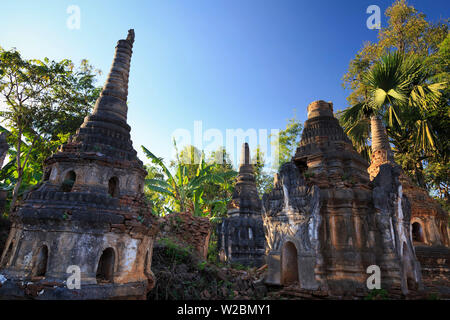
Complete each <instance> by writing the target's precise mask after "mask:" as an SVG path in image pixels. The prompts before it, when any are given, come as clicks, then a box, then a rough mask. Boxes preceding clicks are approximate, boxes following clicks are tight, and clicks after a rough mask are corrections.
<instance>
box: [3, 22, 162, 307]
mask: <svg viewBox="0 0 450 320" xmlns="http://www.w3.org/2000/svg"><path fill="white" fill-rule="evenodd" d="M133 43H134V31H133V30H130V31H129V33H128V37H127V39H125V40H119V41H118V44H117V47H116V52H115V57H114V61H113V65H112V68H111V72H110V74H109V75H108V78H107V81H106V84H105V86H104V88H103V91H102V92H101V95H100V97H99V98H98V100H97V102H96V105H95V108H94V111H93V114H92V115H90V116H88V117H86V119H85V121H84V123H83V124H82V126H81V128H80V129H79V130H78V131H77V133H76V135H75V136H73V137H71V139H70V140H69V142H68V143H66V144H64V145H62V146H61V147H60V149H59V150H58V152H57V153H56V154H54V155H53V156H51V157H50V158H48V159H47V160H46V161H45V164H44V179H43V182H42V183H41V185H40V186H39V187H38V188H36V189H35V190H33V191H31V192H30V193H29V194H28V196H27V197H26V199H24V201H23V203H22V204H21V205H20V206H18V207H17V208H16V211H15V212H14V213H13V215H12V217H11V219H12V223H13V224H12V228H11V231H10V235H9V238H8V240H7V243H6V246H5V250H4V252H3V255H2V259H1V270H0V274H1V275H2V277H4V278H3V279H4V281H3V283H2V285H1V286H0V297H1V298H9V299H12V298H17V299H24V298H32V299H125V298H126V299H144V298H145V297H146V293H147V292H148V290H149V289H151V288H152V284H153V282H154V279H153V274H152V272H151V269H150V266H151V259H152V248H153V239H154V235H155V232H156V230H157V228H156V227H155V224H154V221H153V219H152V215H151V210H150V207H149V206H148V205H147V204H146V203H145V201H144V193H143V187H144V179H145V177H146V175H147V172H146V171H145V169H144V167H143V164H142V162H141V161H140V160H139V159H138V158H137V156H136V151H135V150H134V149H133V146H132V142H131V140H130V126H129V125H128V124H127V121H126V120H127V109H128V108H127V95H128V76H129V71H130V61H131V55H132V48H133ZM69 266H75V267H79V268H80V271H81V288H80V289H69V288H68V284H67V280H68V278H69V276H70V275H71V274H68V273H67V271H68V268H69Z"/></svg>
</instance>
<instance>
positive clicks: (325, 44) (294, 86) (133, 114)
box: [0, 0, 450, 160]
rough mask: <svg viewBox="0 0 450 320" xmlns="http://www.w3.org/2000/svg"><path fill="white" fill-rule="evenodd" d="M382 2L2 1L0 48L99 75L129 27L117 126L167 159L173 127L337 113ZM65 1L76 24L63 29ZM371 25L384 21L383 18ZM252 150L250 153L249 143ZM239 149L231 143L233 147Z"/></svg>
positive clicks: (260, 124) (437, 6)
mask: <svg viewBox="0 0 450 320" xmlns="http://www.w3.org/2000/svg"><path fill="white" fill-rule="evenodd" d="M391 3H392V1H384V0H383V1H380V0H370V1H364V0H363V1H361V0H346V1H323V0H316V1H300V0H297V1H288V0H281V1H275V0H259V1H256V0H241V1H236V0H228V1H225V0H184V1H173V0H171V1H168V0H167V1H162V0H161V1H132V0H129V1H112V0H109V1H103V0H98V1H79V0H71V1H44V0H41V1H5V0H2V4H1V9H2V13H3V14H2V18H1V19H0V30H1V31H0V46H2V47H4V48H5V49H10V48H12V47H16V48H17V49H18V50H19V51H20V52H22V54H23V55H24V56H25V57H28V58H44V57H48V58H50V59H55V60H60V59H63V58H69V59H72V60H73V61H74V62H77V63H79V61H80V60H81V59H83V58H86V59H88V60H89V61H90V63H91V64H93V65H94V66H95V67H97V68H99V69H101V70H102V71H103V76H102V77H101V78H100V79H99V83H98V84H99V85H103V81H104V78H105V76H106V75H107V73H108V71H109V68H110V66H111V62H112V58H113V54H114V47H115V44H116V41H117V40H118V39H122V38H124V37H126V34H127V30H128V29H129V28H134V29H135V32H136V42H135V46H134V54H133V59H132V69H131V74H130V86H129V114H128V122H129V124H130V125H131V127H132V131H131V135H132V139H133V142H134V147H135V148H136V149H137V150H138V151H139V154H140V158H141V159H142V160H145V159H144V157H143V155H142V153H141V152H140V146H141V145H145V146H146V147H147V148H149V149H150V150H152V151H153V153H155V154H157V155H158V156H162V157H164V158H166V159H167V158H169V157H170V155H171V150H172V149H171V147H172V142H171V134H172V133H173V132H174V131H175V130H176V129H180V128H181V129H186V130H189V131H191V132H192V133H193V130H194V121H196V120H200V121H202V124H203V130H207V129H210V128H215V129H218V130H220V131H221V132H223V135H224V136H225V130H226V129H238V128H242V129H244V130H247V129H249V128H253V129H256V130H258V129H267V130H269V131H270V129H276V128H279V129H282V128H284V127H285V125H286V121H287V119H288V118H291V117H292V116H293V115H294V112H293V110H294V109H296V115H297V118H298V119H299V120H301V121H302V122H303V121H304V120H305V118H306V107H307V105H308V104H309V103H310V102H312V101H314V100H319V99H321V100H326V101H333V102H334V106H335V110H337V109H342V108H345V107H346V106H347V102H346V96H347V95H348V92H346V91H345V90H344V89H343V88H342V86H341V83H342V81H341V78H342V75H343V74H344V73H345V72H346V69H347V67H348V63H349V61H350V59H352V57H354V55H355V54H356V52H357V51H358V50H359V49H360V48H361V46H362V44H363V42H364V41H367V40H370V41H374V40H376V37H377V31H374V30H369V29H368V28H367V27H366V20H367V18H368V17H369V14H367V13H366V9H367V7H368V6H369V5H378V6H379V7H380V8H381V11H382V13H383V12H384V11H385V9H386V8H387V7H389V6H390V4H391ZM409 3H410V4H412V5H414V6H415V7H416V8H417V9H418V10H419V11H421V12H424V13H425V14H426V15H427V17H428V19H429V20H432V21H437V20H439V19H444V18H448V16H449V11H450V10H449V9H450V8H449V7H450V6H449V4H448V1H445V0H434V1H427V0H410V1H409ZM69 5H77V6H79V8H80V10H81V20H80V22H81V25H80V26H81V28H80V29H79V30H70V29H69V28H67V26H66V22H67V19H68V18H69V14H68V13H67V12H66V10H67V7H68V6H69ZM381 23H382V26H385V25H386V19H385V17H384V15H382V20H381ZM250 147H251V149H254V147H255V146H250ZM238 148H240V146H239V147H238Z"/></svg>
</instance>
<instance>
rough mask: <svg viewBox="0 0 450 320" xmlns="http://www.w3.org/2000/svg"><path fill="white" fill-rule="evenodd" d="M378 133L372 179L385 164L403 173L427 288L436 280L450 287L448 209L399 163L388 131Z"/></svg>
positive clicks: (401, 181) (413, 235)
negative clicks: (405, 171)
mask: <svg viewBox="0 0 450 320" xmlns="http://www.w3.org/2000/svg"><path fill="white" fill-rule="evenodd" d="M372 121H373V120H372ZM376 121H381V120H379V119H376ZM379 127H382V126H379ZM376 136H377V139H376V143H372V159H371V165H370V167H369V169H368V171H369V174H370V176H371V179H376V176H377V175H378V172H379V171H380V168H381V167H382V166H391V167H392V168H396V169H395V170H396V171H399V172H400V176H399V180H400V183H401V185H402V192H403V194H404V195H405V196H406V197H407V198H408V200H409V202H410V206H411V235H412V240H413V244H414V247H415V253H416V256H417V259H418V260H419V262H420V264H421V267H422V276H423V281H424V283H425V285H426V286H427V287H433V286H434V284H436V283H440V284H442V285H446V286H447V287H448V286H449V285H450V248H449V246H450V241H449V234H450V232H449V224H448V222H449V215H448V212H446V211H445V210H444V209H443V208H442V207H441V206H440V204H439V202H437V201H436V200H435V199H433V198H432V197H430V195H429V194H428V192H427V191H426V190H425V189H423V188H421V187H419V186H417V185H416V184H415V183H414V182H413V181H412V180H411V178H410V177H408V176H407V175H406V174H405V173H404V172H403V171H402V170H401V168H399V166H398V165H397V164H396V163H395V161H394V156H393V153H392V151H391V147H390V145H389V141H388V139H387V134H386V133H384V134H380V133H377V134H376Z"/></svg>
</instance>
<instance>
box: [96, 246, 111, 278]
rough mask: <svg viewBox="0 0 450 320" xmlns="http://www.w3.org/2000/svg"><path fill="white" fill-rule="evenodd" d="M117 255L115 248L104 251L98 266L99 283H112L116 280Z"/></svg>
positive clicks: (97, 276)
mask: <svg viewBox="0 0 450 320" xmlns="http://www.w3.org/2000/svg"><path fill="white" fill-rule="evenodd" d="M114 264H115V253H114V249H113V248H107V249H105V250H103V252H102V255H101V256H100V259H99V261H98V265H97V273H96V278H97V283H112V282H113V279H114Z"/></svg>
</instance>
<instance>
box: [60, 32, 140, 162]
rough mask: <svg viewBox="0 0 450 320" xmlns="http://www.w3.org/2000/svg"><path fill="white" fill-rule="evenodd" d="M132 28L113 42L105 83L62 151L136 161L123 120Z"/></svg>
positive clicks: (126, 125)
mask: <svg viewBox="0 0 450 320" xmlns="http://www.w3.org/2000/svg"><path fill="white" fill-rule="evenodd" d="M133 43H134V30H133V29H131V30H129V31H128V36H127V38H126V39H122V40H119V41H118V42H117V46H116V50H115V55H114V59H113V63H112V67H111V71H110V72H109V74H108V77H107V79H106V83H105V85H104V87H103V90H102V92H101V93H100V96H99V97H98V99H97V102H96V103H95V107H94V111H93V113H92V114H91V115H89V116H88V117H86V118H85V120H84V123H83V124H82V125H81V127H80V129H78V131H77V133H76V134H75V136H73V137H72V138H71V139H70V141H69V142H70V144H69V146H63V147H62V150H61V151H65V152H90V153H92V152H94V153H98V154H100V155H104V156H107V157H110V158H111V159H123V160H127V161H137V162H138V163H140V160H138V159H137V157H136V155H137V153H136V151H135V150H134V149H133V146H132V142H131V139H130V130H131V128H130V126H129V125H128V124H127V112H128V106H127V97H128V77H129V74H130V62H131V56H132V53H133ZM139 165H140V164H139Z"/></svg>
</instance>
